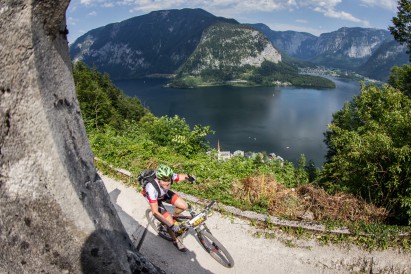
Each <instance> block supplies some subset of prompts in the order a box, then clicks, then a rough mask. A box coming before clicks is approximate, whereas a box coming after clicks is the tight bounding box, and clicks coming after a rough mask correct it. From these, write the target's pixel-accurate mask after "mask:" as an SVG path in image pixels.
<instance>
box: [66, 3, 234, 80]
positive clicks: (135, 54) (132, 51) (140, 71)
mask: <svg viewBox="0 0 411 274" xmlns="http://www.w3.org/2000/svg"><path fill="white" fill-rule="evenodd" d="M217 22H227V23H233V24H238V22H237V21H235V20H233V19H226V18H222V17H216V16H214V15H212V14H211V13H208V12H206V11H204V10H202V9H182V10H163V11H155V12H151V13H149V14H147V15H142V16H137V17H133V18H131V19H128V20H125V21H122V22H120V23H115V24H109V25H107V26H104V27H101V28H97V29H94V30H91V31H89V32H88V33H86V34H85V35H83V36H81V37H80V38H78V39H77V40H76V41H75V42H74V43H73V44H72V45H70V55H71V57H72V59H73V60H79V59H80V60H83V61H84V62H85V63H86V64H88V65H89V66H96V68H97V69H98V70H99V71H101V72H107V73H109V74H110V76H111V78H112V79H120V78H136V77H141V76H146V75H149V74H157V73H158V74H172V73H174V72H175V71H176V70H177V69H178V68H179V67H180V66H181V65H182V64H183V63H184V62H185V61H186V60H187V58H188V57H189V56H190V55H191V54H192V52H193V51H194V50H195V48H196V47H197V45H198V43H199V41H200V38H201V35H202V33H203V31H204V30H205V29H206V28H208V27H209V26H211V25H213V24H215V23H217Z"/></svg>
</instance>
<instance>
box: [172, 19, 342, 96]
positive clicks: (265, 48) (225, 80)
mask: <svg viewBox="0 0 411 274" xmlns="http://www.w3.org/2000/svg"><path fill="white" fill-rule="evenodd" d="M279 84H282V85H295V86H304V87H322V88H334V87H335V84H334V83H333V82H332V81H331V80H329V79H325V78H321V77H314V76H309V75H299V73H298V68H297V67H296V66H294V65H293V64H291V63H287V62H283V61H282V56H281V54H280V53H279V52H278V50H277V49H275V48H274V47H273V45H272V44H271V42H270V40H269V39H268V38H267V37H266V36H265V35H264V34H263V33H262V32H260V31H258V30H256V29H255V28H251V27H249V26H247V25H241V24H228V23H219V24H214V25H212V26H210V27H209V28H208V29H207V30H205V31H204V34H203V36H202V38H201V41H200V43H199V44H198V46H197V48H196V49H195V51H194V52H193V54H192V55H191V56H190V57H189V58H188V60H187V62H185V63H184V64H183V65H182V66H181V67H180V69H179V71H178V74H177V75H176V77H175V78H174V79H173V80H172V81H171V83H170V86H173V87H179V88H191V87H198V86H210V85H240V86H260V85H263V86H273V85H279Z"/></svg>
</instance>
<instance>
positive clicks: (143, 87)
mask: <svg viewBox="0 0 411 274" xmlns="http://www.w3.org/2000/svg"><path fill="white" fill-rule="evenodd" d="M331 79H332V80H333V81H334V82H335V83H336V86H337V87H336V88H335V89H310V88H298V87H252V88H250V87H247V88H245V87H225V86H224V87H207V88H195V89H174V88H165V87H163V86H164V84H165V83H167V80H166V79H139V80H120V81H114V84H115V85H116V86H117V87H119V88H120V89H121V90H123V92H124V93H125V94H127V95H128V96H137V97H138V98H139V99H140V100H141V102H142V103H143V105H144V106H146V107H147V108H149V109H150V110H151V111H152V112H153V114H154V115H156V116H163V115H168V116H170V117H171V116H174V115H179V116H180V117H184V118H185V119H186V121H187V123H188V124H189V125H190V126H191V127H193V126H194V125H196V124H199V125H203V126H205V125H209V126H210V127H211V129H212V130H214V131H216V133H215V134H214V135H212V136H210V137H209V138H208V140H209V141H210V145H211V147H214V148H217V142H218V140H219V142H220V147H221V150H229V151H231V152H234V151H235V150H243V151H245V152H247V151H254V152H262V151H265V152H267V153H275V154H277V155H279V156H281V157H283V158H284V159H285V160H288V161H291V162H294V163H296V162H297V161H298V158H299V157H300V155H301V154H304V155H305V156H306V158H307V161H308V160H313V161H314V163H315V164H316V166H318V167H320V166H321V165H322V164H323V162H324V156H325V154H326V152H327V147H326V145H325V144H324V142H323V140H324V135H323V133H324V132H325V131H326V129H327V124H329V123H330V122H331V119H332V113H334V112H336V111H338V110H340V109H341V108H342V107H343V105H344V103H345V102H346V101H350V100H351V99H352V97H353V96H354V95H357V94H359V92H360V85H359V83H358V82H356V81H351V80H345V79H338V78H331Z"/></svg>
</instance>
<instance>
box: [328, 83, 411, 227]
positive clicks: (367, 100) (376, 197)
mask: <svg viewBox="0 0 411 274" xmlns="http://www.w3.org/2000/svg"><path fill="white" fill-rule="evenodd" d="M410 121H411V99H410V98H408V97H407V96H405V95H404V93H402V92H399V91H398V90H396V89H394V88H392V87H390V86H388V85H386V86H383V87H381V88H379V87H376V86H363V87H362V90H361V94H360V95H358V96H356V97H354V98H353V100H352V102H348V103H346V105H345V106H344V108H343V109H342V110H340V111H338V112H336V113H335V114H334V115H333V121H332V123H331V125H329V131H328V132H326V133H325V136H326V139H325V142H326V144H327V146H328V154H327V161H326V163H325V164H324V166H323V174H322V175H323V179H325V180H324V181H323V183H324V184H326V185H329V186H331V187H334V188H337V189H338V188H339V189H346V190H348V191H350V192H353V193H355V194H357V195H359V196H361V197H363V198H364V199H365V200H367V201H368V202H371V203H373V204H375V205H378V206H384V207H386V208H387V209H388V210H389V211H390V212H391V214H392V217H393V218H395V219H396V221H397V222H400V223H404V222H406V221H408V222H409V223H411V123H410Z"/></svg>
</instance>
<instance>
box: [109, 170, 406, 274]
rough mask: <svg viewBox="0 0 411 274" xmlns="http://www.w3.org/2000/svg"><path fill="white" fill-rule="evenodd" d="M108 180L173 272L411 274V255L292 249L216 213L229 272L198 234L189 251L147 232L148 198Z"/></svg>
mask: <svg viewBox="0 0 411 274" xmlns="http://www.w3.org/2000/svg"><path fill="white" fill-rule="evenodd" d="M102 179H103V181H104V184H105V185H106V188H107V191H108V193H109V195H110V198H111V201H112V203H113V204H114V206H115V207H116V210H117V212H118V214H119V216H120V219H121V220H122V222H123V224H124V227H125V228H126V231H127V232H128V233H129V235H130V237H131V239H132V240H133V242H134V243H135V245H136V246H139V248H140V252H141V253H142V254H143V255H144V256H145V257H146V258H147V259H148V260H150V261H151V262H153V263H154V264H156V265H157V266H158V267H160V268H161V269H163V270H164V271H166V272H167V273H195V274H201V273H224V274H225V273H256V274H257V273H258V274H260V273H267V274H268V273H270V274H271V273H287V274H291V273H293V274H294V273H305V274H310V273H316V274H317V273H353V272H354V273H411V255H410V254H400V253H399V252H396V251H382V252H371V253H370V252H366V251H362V250H359V249H357V248H355V247H351V248H349V249H348V248H340V247H335V246H319V245H318V244H316V243H315V242H314V241H299V242H297V243H294V244H293V245H292V247H290V245H289V244H287V242H286V241H284V240H281V239H275V238H276V237H275V238H274V239H266V238H263V237H261V238H256V237H255V236H253V234H254V232H255V228H253V227H252V226H250V225H249V222H248V221H244V220H242V219H239V218H228V217H225V216H222V215H221V214H219V213H214V214H213V216H212V217H210V218H209V219H208V221H207V224H208V226H209V228H210V229H211V231H212V233H213V234H214V235H215V236H216V238H217V239H218V240H219V241H220V242H221V243H222V244H223V245H224V246H225V247H226V248H227V250H228V251H229V252H230V253H231V255H232V257H233V258H234V261H235V266H234V267H233V268H230V269H228V268H225V267H223V266H221V265H220V264H218V263H217V262H216V261H215V260H214V259H212V258H211V256H209V255H208V254H207V253H206V252H205V251H204V249H202V248H201V246H200V245H199V243H198V242H197V241H196V239H195V237H194V236H192V235H189V236H188V237H186V238H185V240H184V244H185V246H186V247H187V249H188V251H187V252H186V253H181V252H179V251H178V250H177V249H176V248H175V247H174V246H173V245H172V244H171V243H170V242H167V241H165V240H163V239H162V238H160V237H158V236H157V235H155V234H154V231H153V230H152V229H151V228H147V226H148V225H147V221H146V219H145V217H144V212H145V210H146V209H147V208H148V204H147V202H146V201H145V200H144V198H143V197H142V195H141V194H140V193H138V192H137V191H136V190H135V189H133V188H130V187H126V186H125V185H124V184H122V183H120V182H117V181H115V180H113V179H111V178H109V177H106V176H103V175H102ZM146 228H147V232H146V233H144V231H145V230H146ZM143 235H144V237H143Z"/></svg>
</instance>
